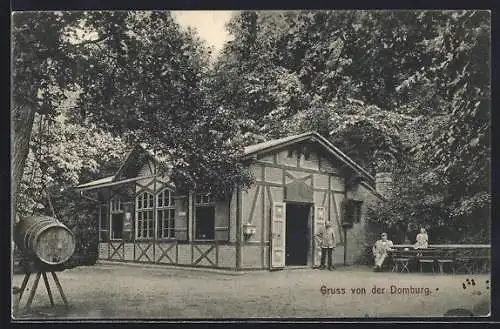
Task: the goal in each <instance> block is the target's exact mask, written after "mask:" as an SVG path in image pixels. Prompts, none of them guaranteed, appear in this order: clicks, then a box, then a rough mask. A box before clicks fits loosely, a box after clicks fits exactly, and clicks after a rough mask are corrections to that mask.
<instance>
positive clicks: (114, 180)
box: [77, 131, 375, 190]
mask: <svg viewBox="0 0 500 329" xmlns="http://www.w3.org/2000/svg"><path fill="white" fill-rule="evenodd" d="M302 141H311V142H317V143H319V144H320V145H321V146H323V147H324V148H325V149H326V150H327V151H328V153H329V154H331V155H333V156H334V157H335V158H337V159H339V160H340V161H342V163H344V164H345V165H346V166H347V167H349V168H351V170H353V171H354V172H356V173H357V174H358V175H360V176H361V177H363V178H364V179H365V180H366V181H367V183H368V184H369V185H373V184H374V182H375V178H374V177H373V176H372V175H371V174H370V173H368V172H367V171H366V170H365V169H363V168H362V167H361V166H360V165H359V164H357V163H356V162H354V161H353V160H352V159H351V158H349V157H348V156H347V155H346V154H344V153H343V152H342V151H340V150H339V149H338V148H337V147H335V146H334V145H333V144H332V143H330V142H329V141H328V140H327V139H326V138H324V137H323V136H321V135H320V134H318V133H316V132H313V131H310V132H306V133H303V134H298V135H293V136H288V137H284V138H279V139H273V140H269V141H266V142H262V143H258V144H254V145H250V146H247V147H245V148H244V155H243V158H242V160H243V159H248V158H251V157H253V156H255V155H257V154H259V153H263V152H268V151H272V150H275V149H277V148H281V147H285V146H287V145H291V144H295V143H298V142H302ZM139 151H141V152H145V153H146V154H148V155H149V156H150V157H151V158H152V159H154V160H156V161H160V160H161V159H158V158H157V157H153V155H152V154H151V152H150V151H148V150H147V149H146V148H145V147H144V146H142V145H137V146H136V147H134V148H133V149H132V150H131V151H130V152H129V154H128V156H127V158H126V160H125V161H124V162H123V164H122V165H121V166H120V168H119V169H118V171H117V172H116V173H115V175H113V176H109V177H105V178H101V179H98V180H95V181H92V182H89V183H85V184H81V185H78V186H77V189H82V190H84V189H95V188H99V187H104V186H111V185H116V184H118V183H120V181H118V179H119V178H120V176H121V173H122V172H123V170H124V168H125V167H126V164H127V163H129V162H130V161H131V160H132V158H134V157H135V155H136V154H137V152H139ZM133 180H135V179H125V180H123V181H122V182H126V181H127V182H128V181H133Z"/></svg>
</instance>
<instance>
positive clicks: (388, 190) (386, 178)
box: [375, 172, 392, 199]
mask: <svg viewBox="0 0 500 329" xmlns="http://www.w3.org/2000/svg"><path fill="white" fill-rule="evenodd" d="M375 188H376V190H377V192H378V193H380V194H381V195H382V196H383V197H384V198H386V199H390V198H391V196H392V173H390V172H379V173H377V174H375Z"/></svg>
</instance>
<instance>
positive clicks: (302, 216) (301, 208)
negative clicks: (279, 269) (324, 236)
mask: <svg viewBox="0 0 500 329" xmlns="http://www.w3.org/2000/svg"><path fill="white" fill-rule="evenodd" d="M310 211H311V205H310V204H302V203H287V204H286V245H285V254H286V258H285V265H286V266H294V265H295V266H300V265H308V255H309V249H310V248H309V247H310V244H311V241H310V235H311V232H310V227H311V225H309V224H310V223H309V222H310V220H309V219H310V216H309V215H310Z"/></svg>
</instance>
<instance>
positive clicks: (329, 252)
mask: <svg viewBox="0 0 500 329" xmlns="http://www.w3.org/2000/svg"><path fill="white" fill-rule="evenodd" d="M332 252H333V248H321V267H325V260H326V259H325V258H326V255H328V267H329V268H330V267H332V265H333V264H332Z"/></svg>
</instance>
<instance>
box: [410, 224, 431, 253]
mask: <svg viewBox="0 0 500 329" xmlns="http://www.w3.org/2000/svg"><path fill="white" fill-rule="evenodd" d="M416 240H417V242H415V244H414V245H413V248H415V249H425V248H427V246H428V245H429V244H428V243H429V236H428V235H427V232H426V231H425V228H423V227H422V228H421V229H420V233H419V234H417V239H416Z"/></svg>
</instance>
